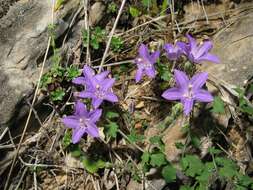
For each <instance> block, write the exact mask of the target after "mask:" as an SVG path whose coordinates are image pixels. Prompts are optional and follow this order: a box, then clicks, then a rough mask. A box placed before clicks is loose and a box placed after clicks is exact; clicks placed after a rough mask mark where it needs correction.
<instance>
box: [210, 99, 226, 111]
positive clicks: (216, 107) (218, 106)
mask: <svg viewBox="0 0 253 190" xmlns="http://www.w3.org/2000/svg"><path fill="white" fill-rule="evenodd" d="M212 112H214V113H224V112H225V109H224V103H223V101H222V99H221V98H220V97H219V96H215V97H214V101H213V109H212Z"/></svg>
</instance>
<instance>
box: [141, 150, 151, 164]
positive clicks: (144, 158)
mask: <svg viewBox="0 0 253 190" xmlns="http://www.w3.org/2000/svg"><path fill="white" fill-rule="evenodd" d="M149 160H150V154H149V152H143V154H142V156H141V163H142V164H147V163H149Z"/></svg>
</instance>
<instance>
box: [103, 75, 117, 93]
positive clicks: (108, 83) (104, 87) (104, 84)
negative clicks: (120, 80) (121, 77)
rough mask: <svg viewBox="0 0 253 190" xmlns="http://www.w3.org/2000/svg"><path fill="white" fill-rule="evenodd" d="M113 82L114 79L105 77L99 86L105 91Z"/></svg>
mask: <svg viewBox="0 0 253 190" xmlns="http://www.w3.org/2000/svg"><path fill="white" fill-rule="evenodd" d="M114 83H115V79H114V78H112V79H105V80H103V81H102V82H101V88H102V89H103V90H105V91H108V90H109V89H111V88H112V86H113V84H114Z"/></svg>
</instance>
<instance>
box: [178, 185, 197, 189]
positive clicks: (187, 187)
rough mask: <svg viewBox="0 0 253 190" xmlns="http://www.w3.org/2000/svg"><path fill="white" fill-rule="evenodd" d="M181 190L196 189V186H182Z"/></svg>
mask: <svg viewBox="0 0 253 190" xmlns="http://www.w3.org/2000/svg"><path fill="white" fill-rule="evenodd" d="M180 190H194V188H191V187H189V186H185V185H184V186H181V187H180Z"/></svg>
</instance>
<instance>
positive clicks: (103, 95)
mask: <svg viewBox="0 0 253 190" xmlns="http://www.w3.org/2000/svg"><path fill="white" fill-rule="evenodd" d="M95 95H96V96H97V97H98V98H100V99H104V97H105V92H104V91H103V90H96V92H95Z"/></svg>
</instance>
